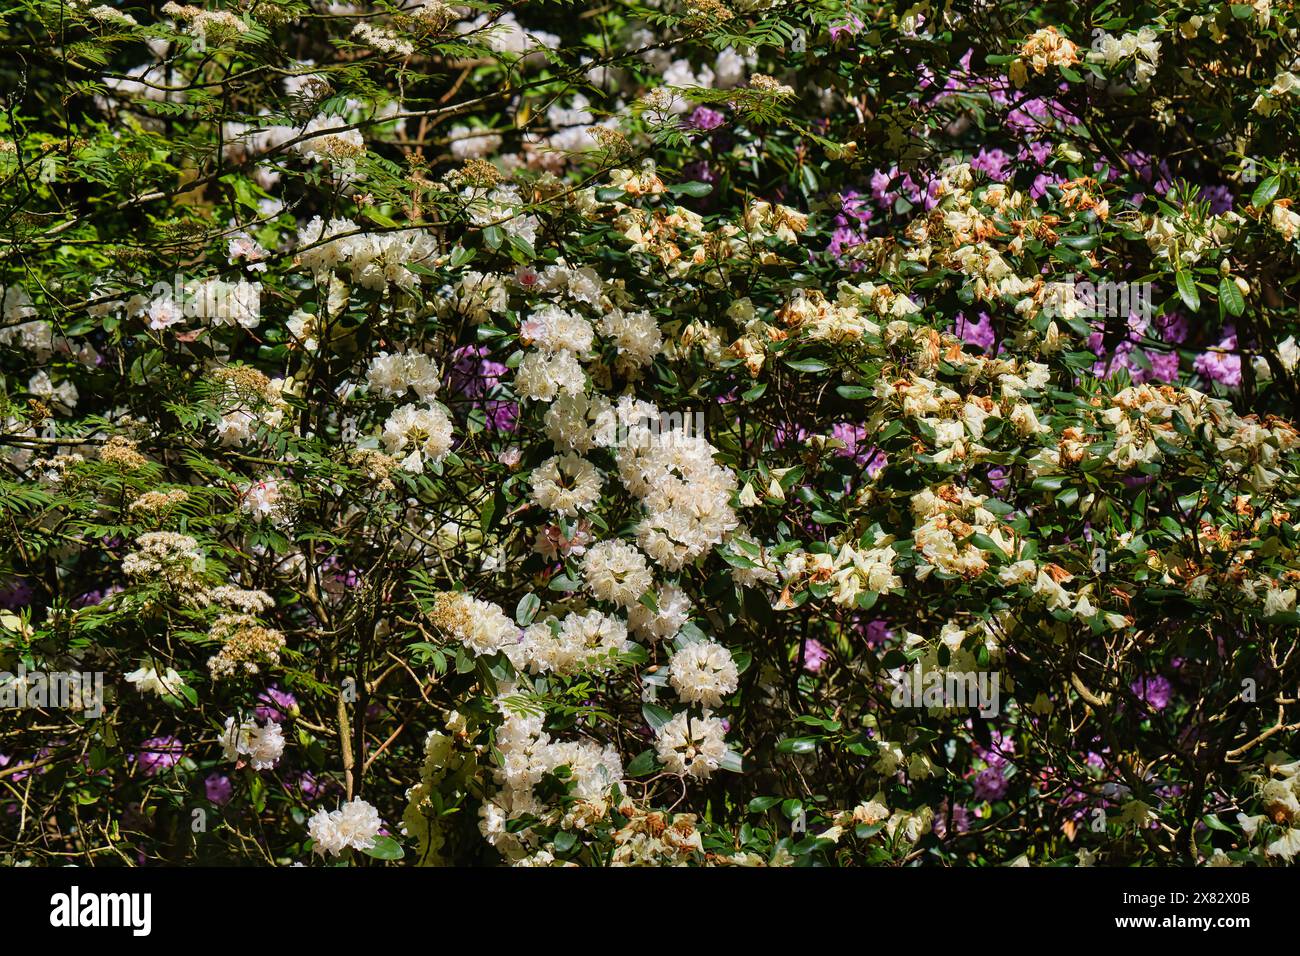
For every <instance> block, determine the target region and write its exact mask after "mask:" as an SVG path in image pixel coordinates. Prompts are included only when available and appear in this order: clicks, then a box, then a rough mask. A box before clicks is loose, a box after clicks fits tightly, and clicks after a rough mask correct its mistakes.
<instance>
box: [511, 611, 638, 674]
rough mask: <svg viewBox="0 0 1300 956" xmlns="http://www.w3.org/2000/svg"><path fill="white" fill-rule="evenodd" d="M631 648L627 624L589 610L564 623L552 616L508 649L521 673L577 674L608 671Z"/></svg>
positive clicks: (532, 628)
mask: <svg viewBox="0 0 1300 956" xmlns="http://www.w3.org/2000/svg"><path fill="white" fill-rule="evenodd" d="M631 646H632V644H631V642H630V641H629V640H628V636H627V625H626V624H625V623H624V622H623V621H621V620H619V619H618V618H617V617H614V616H613V615H609V614H602V613H601V612H600V611H587V612H586V613H583V614H579V613H576V612H575V613H572V614H569V615H567V616H566V617H565V618H564V620H563V621H558V620H556V619H555V618H553V617H548V618H547V619H546V620H544V621H538V622H536V623H534V624H531V625H529V626H528V628H527V629H526V630H525V631H524V639H523V641H522V642H520V643H519V644H517V645H515V646H514V647H507V648H506V649H505V650H506V655H507V656H508V657H509V658H510V661H511V663H512V664H514V665H515V667H517V668H519V669H520V670H523V669H525V668H526V669H528V670H530V671H532V672H533V673H534V674H536V673H540V672H548V671H549V672H552V673H556V674H575V673H578V672H580V671H601V670H605V669H607V668H608V667H609V666H610V664H611V663H612V656H613V655H615V654H621V653H625V652H626V651H628V650H629V649H630V648H631Z"/></svg>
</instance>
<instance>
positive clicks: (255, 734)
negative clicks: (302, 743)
mask: <svg viewBox="0 0 1300 956" xmlns="http://www.w3.org/2000/svg"><path fill="white" fill-rule="evenodd" d="M221 750H222V753H223V754H224V755H225V758H226V759H227V760H236V759H238V758H239V757H247V758H248V762H249V765H250V766H252V768H253V769H254V770H270V769H272V768H273V767H274V766H275V765H276V764H277V763H278V762H279V760H280V755H281V754H283V753H284V733H283V732H282V731H281V730H280V725H279V724H277V723H276V722H275V721H274V720H268V721H267V722H266V726H265V727H259V726H258V724H257V721H256V720H244V721H240V722H239V723H236V722H235V718H234V717H227V718H226V728H225V731H224V733H223V734H222V736H221Z"/></svg>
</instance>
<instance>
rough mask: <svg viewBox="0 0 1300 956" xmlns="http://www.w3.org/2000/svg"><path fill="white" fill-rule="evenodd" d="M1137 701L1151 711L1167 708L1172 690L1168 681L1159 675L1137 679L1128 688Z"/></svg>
mask: <svg viewBox="0 0 1300 956" xmlns="http://www.w3.org/2000/svg"><path fill="white" fill-rule="evenodd" d="M1129 689H1130V690H1131V691H1133V694H1134V695H1135V696H1136V697H1137V698H1138V700H1140V701H1142V702H1143V703H1145V704H1146V705H1147V706H1148V707H1150V708H1151V709H1152V710H1164V709H1165V708H1166V707H1168V706H1169V700H1170V698H1171V697H1172V696H1173V688H1172V687H1171V686H1170V684H1169V679H1168V678H1167V677H1164V676H1163V675H1161V674H1156V675H1155V676H1153V677H1139V678H1138V679H1137V680H1136V681H1134V682H1133V684H1132V685H1131V686H1130V687H1129Z"/></svg>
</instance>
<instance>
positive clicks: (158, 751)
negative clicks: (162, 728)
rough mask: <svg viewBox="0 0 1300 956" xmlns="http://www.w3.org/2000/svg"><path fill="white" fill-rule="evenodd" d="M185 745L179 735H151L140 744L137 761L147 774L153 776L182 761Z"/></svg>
mask: <svg viewBox="0 0 1300 956" xmlns="http://www.w3.org/2000/svg"><path fill="white" fill-rule="evenodd" d="M184 750H185V747H184V745H183V744H182V743H181V742H180V739H179V738H177V737H150V738H149V739H148V740H146V741H144V742H143V743H141V744H140V752H139V753H138V754H136V763H137V764H138V765H139V766H140V768H141V769H142V770H143V771H144V773H145V775H146V776H149V777H152V776H154V775H155V774H158V773H161V772H162V771H164V770H170V769H171V768H172V767H174V766H176V764H178V763H180V759H181V755H182V754H183V753H184Z"/></svg>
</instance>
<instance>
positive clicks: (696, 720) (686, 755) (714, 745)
mask: <svg viewBox="0 0 1300 956" xmlns="http://www.w3.org/2000/svg"><path fill="white" fill-rule="evenodd" d="M655 751H656V752H657V753H658V755H659V761H660V763H662V764H663V765H664V766H665V767H666V768H667V769H668V772H669V773H675V774H678V775H688V776H692V777H696V778H699V779H701V780H703V779H706V778H708V777H709V775H710V774H712V773H713V771H715V770H717V769H718V768H719V767H721V766H722V761H723V758H724V757H726V755H727V741H726V728H725V727H724V725H723V723H722V721H721V720H720V719H719V718H717V717H714V716H713V715H711V714H709V713H705V714H704V715H703V716H702V717H692V716H691V715H690V714H688V713H687V712H686V711H682V712H681V713H679V714H676V715H674V716H673V717H672V718H670V719H669V720H667V721H666V722H665V723H664V724H663V726H661V727H660V728H659V732H658V734H657V735H656V737H655Z"/></svg>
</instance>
